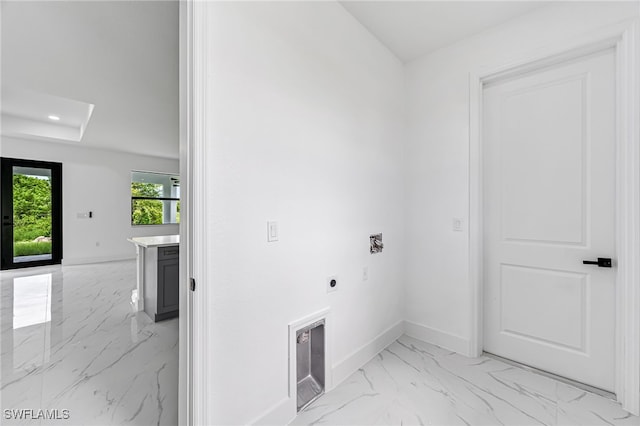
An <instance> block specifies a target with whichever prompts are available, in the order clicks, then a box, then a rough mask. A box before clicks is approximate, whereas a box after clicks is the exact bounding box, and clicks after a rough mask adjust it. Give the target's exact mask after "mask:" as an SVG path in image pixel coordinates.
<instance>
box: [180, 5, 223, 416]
mask: <svg viewBox="0 0 640 426" xmlns="http://www.w3.org/2000/svg"><path fill="white" fill-rule="evenodd" d="M208 13H209V7H208V2H207V1H198V0H184V1H181V2H180V35H181V41H180V49H181V53H180V58H181V67H180V74H181V75H180V89H181V90H180V92H181V93H180V99H181V108H180V115H181V116H180V123H181V130H180V136H181V140H180V181H181V188H182V207H181V211H182V220H181V224H180V238H181V241H180V262H181V263H180V271H181V273H180V285H181V292H180V296H181V302H180V318H181V323H180V333H181V334H180V370H179V371H180V374H181V377H180V384H179V389H180V390H179V399H180V405H179V413H178V417H179V418H178V421H179V424H180V425H189V426H190V425H209V424H213V423H214V422H213V410H212V407H211V405H212V404H211V403H210V401H209V400H208V399H207V398H208V396H210V395H212V394H213V392H212V389H211V384H212V380H211V377H210V375H211V369H210V368H209V367H210V365H211V362H212V360H211V358H210V357H211V355H212V354H213V343H212V339H211V338H210V337H209V336H210V330H209V327H208V325H209V323H210V321H209V318H210V312H211V307H212V306H213V303H212V293H213V292H212V289H211V285H210V284H211V279H210V275H209V271H210V268H209V267H208V258H207V256H208V255H209V254H210V248H209V244H208V240H207V237H208V235H210V233H209V222H210V221H209V212H210V209H209V205H210V202H211V194H210V190H209V189H208V187H207V182H208V181H209V178H208V176H209V174H210V171H208V170H207V167H206V158H207V155H206V153H207V151H208V147H207V139H208V136H209V133H208V129H207V125H206V123H207V112H208V107H207V103H208V102H209V99H210V96H209V92H208V90H209V85H208V68H209V67H208V60H209V59H208V58H209V57H210V53H209V52H208V49H209V38H208V32H207V23H208V21H209V16H208ZM182 61H184V62H182ZM191 278H194V279H195V283H196V288H195V291H193V292H192V291H189V290H188V289H187V288H188V286H189V282H190V279H191ZM183 309H185V310H184V311H183ZM183 376H184V377H183Z"/></svg>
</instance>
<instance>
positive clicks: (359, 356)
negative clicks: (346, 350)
mask: <svg viewBox="0 0 640 426" xmlns="http://www.w3.org/2000/svg"><path fill="white" fill-rule="evenodd" d="M403 334H404V321H398V322H397V323H395V324H394V325H392V326H391V327H389V328H387V329H386V330H385V331H383V332H382V333H380V334H378V335H377V336H376V337H374V338H373V339H372V340H371V341H370V342H369V343H366V344H364V345H363V346H361V347H359V348H358V349H356V350H355V351H353V352H351V353H350V354H349V355H347V357H345V358H344V359H342V360H341V361H339V362H337V363H336V364H334V366H333V369H332V373H333V387H334V388H335V387H336V386H338V385H339V384H340V383H342V381H344V380H345V379H346V378H347V377H349V376H351V375H352V374H353V373H355V372H356V371H358V369H359V368H361V367H362V366H363V365H365V364H366V363H367V362H369V361H371V359H373V358H374V357H375V356H376V355H378V354H379V353H380V352H381V351H382V350H383V349H384V348H386V347H387V346H389V345H390V344H392V343H393V342H395V341H396V340H398V338H399V337H400V336H402V335H403Z"/></svg>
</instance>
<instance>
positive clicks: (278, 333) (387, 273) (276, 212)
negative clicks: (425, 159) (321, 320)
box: [206, 2, 404, 424]
mask: <svg viewBox="0 0 640 426" xmlns="http://www.w3.org/2000/svg"><path fill="white" fill-rule="evenodd" d="M211 5H212V6H211V8H212V13H211V15H210V18H209V21H208V25H209V28H210V31H211V39H210V40H211V43H212V44H211V50H210V52H211V53H210V55H209V61H210V62H209V65H210V73H211V74H210V75H211V76H212V77H211V79H210V83H211V84H212V88H211V94H212V95H211V98H210V99H211V102H212V106H211V110H210V113H209V121H208V123H207V125H208V126H209V129H211V137H210V145H208V150H207V152H208V153H207V164H208V166H209V167H210V168H209V170H210V180H209V181H208V184H209V185H210V191H211V192H210V194H211V196H210V197H209V200H208V201H209V203H210V207H211V210H210V211H211V220H210V223H211V229H212V231H211V234H210V244H211V245H210V247H211V249H212V252H211V253H210V254H209V255H210V259H211V262H210V270H211V271H212V280H211V282H209V283H207V284H206V285H211V286H213V287H212V290H213V299H214V305H213V306H211V307H210V309H211V311H210V323H209V326H210V327H211V329H212V330H213V332H212V334H211V336H210V338H211V339H212V342H214V343H213V347H214V353H213V356H212V358H211V368H212V369H213V377H212V378H211V383H212V384H213V395H214V396H213V400H212V401H211V403H212V404H213V405H212V408H213V413H214V416H215V423H216V424H244V423H247V422H250V421H252V420H255V419H259V418H261V416H262V415H263V414H265V413H266V412H267V411H269V410H271V409H273V408H275V409H276V410H277V407H278V406H279V405H278V404H279V403H281V402H282V401H284V400H286V398H287V385H288V378H287V377H288V371H287V368H288V367H287V366H288V336H287V332H288V331H287V325H288V323H289V322H291V321H294V320H296V319H299V318H301V317H304V316H306V315H309V314H311V313H313V312H315V311H318V310H320V309H322V308H325V307H330V309H331V316H332V321H333V335H331V336H329V337H328V338H329V339H330V341H331V344H332V348H333V350H332V354H331V355H332V359H333V365H334V367H336V369H337V370H336V371H340V372H341V373H339V374H338V373H336V376H337V380H340V378H343V376H344V374H345V372H346V371H350V368H358V367H360V366H361V365H362V363H363V362H362V360H361V359H360V360H358V356H359V355H361V354H362V353H364V352H359V351H358V350H359V348H361V347H362V346H363V345H366V344H368V343H370V342H372V341H373V340H374V339H375V338H376V337H377V336H378V335H379V334H380V333H382V332H384V331H385V330H387V329H389V328H390V327H393V326H394V325H395V326H397V327H396V328H395V329H394V330H401V325H400V326H398V324H399V321H401V320H402V318H403V303H404V302H403V300H402V296H403V271H402V257H403V256H404V251H403V247H404V237H403V224H402V211H403V191H402V167H401V166H402V146H403V141H404V134H403V130H404V121H403V120H404V110H403V78H404V76H403V66H402V64H401V63H400V62H399V61H398V60H397V59H396V58H395V57H394V56H393V55H392V54H391V53H390V52H389V51H387V50H386V49H385V48H384V47H382V45H381V44H380V43H379V42H378V41H376V39H375V38H374V37H373V36H372V35H371V34H369V33H368V32H367V31H366V30H365V29H364V28H363V27H362V26H361V25H360V24H358V23H357V22H356V21H355V20H354V19H353V17H351V15H349V14H347V13H346V11H345V10H344V9H343V8H342V7H341V6H340V5H339V4H337V3H333V2H332V3H320V2H318V3H315V2H304V3H303V2H300V3H296V2H282V3H276V2H269V3H266V2H265V3H243V2H216V3H212V4H211ZM267 221H278V223H279V228H280V240H279V241H278V242H274V243H267V239H266V231H267ZM377 232H382V233H383V240H384V245H385V248H384V251H383V253H381V254H377V255H371V254H369V234H371V233H377ZM364 266H368V268H369V280H368V281H366V282H363V280H362V269H363V267H364ZM330 275H338V277H339V284H338V286H339V289H338V291H337V292H335V293H331V294H327V292H326V282H325V281H326V278H327V277H329V276H330ZM374 354H375V352H374V353H371V355H370V356H373V355H374ZM352 355H353V356H352ZM353 360H356V361H353ZM364 361H366V359H365V360H364ZM287 413H288V414H291V415H293V414H295V408H294V411H293V412H290V411H287ZM285 417H286V415H285ZM287 420H288V418H282V417H280V418H279V419H278V420H277V421H275V423H280V424H282V423H283V422H286V421H287Z"/></svg>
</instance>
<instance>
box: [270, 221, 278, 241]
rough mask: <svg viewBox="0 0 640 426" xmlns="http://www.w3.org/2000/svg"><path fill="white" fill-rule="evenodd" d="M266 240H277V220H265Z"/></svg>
mask: <svg viewBox="0 0 640 426" xmlns="http://www.w3.org/2000/svg"><path fill="white" fill-rule="evenodd" d="M267 241H268V242H273V241H278V222H267Z"/></svg>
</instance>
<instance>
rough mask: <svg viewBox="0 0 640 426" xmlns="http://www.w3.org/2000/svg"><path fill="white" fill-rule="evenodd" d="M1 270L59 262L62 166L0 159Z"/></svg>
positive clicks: (60, 256) (60, 254)
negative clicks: (0, 188)
mask: <svg viewBox="0 0 640 426" xmlns="http://www.w3.org/2000/svg"><path fill="white" fill-rule="evenodd" d="M0 181H1V182H0V183H1V186H2V191H1V199H2V200H1V203H0V204H1V212H0V214H1V216H2V231H1V232H2V237H1V239H0V240H1V242H2V245H1V247H0V252H1V253H0V258H1V264H2V265H1V266H2V269H12V268H23V267H29V266H41V265H51V264H56V263H60V262H61V260H62V165H61V164H60V163H50V162H43V161H33V160H22V159H14V158H2V160H1V165H0Z"/></svg>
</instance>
